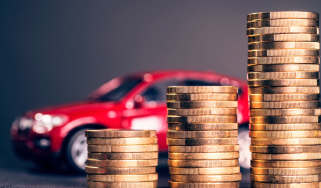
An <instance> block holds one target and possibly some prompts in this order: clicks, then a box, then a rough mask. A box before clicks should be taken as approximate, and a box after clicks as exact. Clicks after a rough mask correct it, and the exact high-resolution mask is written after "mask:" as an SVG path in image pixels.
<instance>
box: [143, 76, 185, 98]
mask: <svg viewBox="0 0 321 188" xmlns="http://www.w3.org/2000/svg"><path fill="white" fill-rule="evenodd" d="M182 84H183V83H182V82H181V81H179V80H177V79H170V80H164V81H160V82H156V83H155V84H153V85H151V86H149V87H148V88H147V89H146V90H145V91H143V93H142V96H143V97H144V98H145V100H146V101H147V102H165V101H166V89H167V87H168V86H177V85H182Z"/></svg>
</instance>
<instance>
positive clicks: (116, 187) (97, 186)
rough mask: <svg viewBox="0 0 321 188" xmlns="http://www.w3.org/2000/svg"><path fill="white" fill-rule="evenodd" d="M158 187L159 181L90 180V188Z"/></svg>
mask: <svg viewBox="0 0 321 188" xmlns="http://www.w3.org/2000/svg"><path fill="white" fill-rule="evenodd" d="M106 187H108V188H137V187H139V188H157V181H147V182H115V183H111V182H98V181H88V188H106Z"/></svg>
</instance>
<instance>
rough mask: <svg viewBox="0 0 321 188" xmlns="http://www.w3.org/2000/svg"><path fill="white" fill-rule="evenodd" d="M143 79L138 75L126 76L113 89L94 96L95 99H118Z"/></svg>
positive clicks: (104, 100)
mask: <svg viewBox="0 0 321 188" xmlns="http://www.w3.org/2000/svg"><path fill="white" fill-rule="evenodd" d="M142 81H143V79H142V78H140V77H128V78H125V79H123V80H122V81H121V83H120V84H119V86H118V87H116V88H114V89H113V90H111V91H109V92H107V93H105V94H103V95H101V96H98V97H96V99H95V100H97V101H103V102H106V101H120V100H121V99H122V98H123V97H124V96H125V95H127V94H128V93H129V92H130V91H131V90H132V89H133V88H134V87H136V86H137V85H138V84H140V83H142Z"/></svg>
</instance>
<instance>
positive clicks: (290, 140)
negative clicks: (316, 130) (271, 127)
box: [251, 138, 321, 146]
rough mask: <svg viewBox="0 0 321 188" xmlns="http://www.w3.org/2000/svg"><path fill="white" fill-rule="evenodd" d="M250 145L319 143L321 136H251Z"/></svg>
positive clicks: (320, 142)
mask: <svg viewBox="0 0 321 188" xmlns="http://www.w3.org/2000/svg"><path fill="white" fill-rule="evenodd" d="M251 144H252V145H257V146H264V145H319V144H321V138H278V139H271V138H252V139H251Z"/></svg>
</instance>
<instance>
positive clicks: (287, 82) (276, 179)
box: [247, 11, 321, 188]
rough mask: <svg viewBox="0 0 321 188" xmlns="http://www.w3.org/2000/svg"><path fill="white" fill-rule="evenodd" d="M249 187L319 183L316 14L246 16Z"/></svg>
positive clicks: (280, 187)
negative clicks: (248, 94) (250, 153)
mask: <svg viewBox="0 0 321 188" xmlns="http://www.w3.org/2000/svg"><path fill="white" fill-rule="evenodd" d="M247 26H248V29H247V34H248V84H249V93H250V96H249V98H250V126H251V132H250V136H251V148H250V149H251V152H252V161H251V181H252V186H253V187H275V188H283V187H284V188H285V187H286V188H289V187H291V188H292V187H319V182H321V175H320V174H321V137H320V136H321V134H320V117H319V115H320V111H319V93H320V89H319V64H320V58H319V49H320V43H319V28H318V26H319V16H318V14H317V13H313V12H300V11H283V12H266V13H253V14H249V15H248V17H247Z"/></svg>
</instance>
